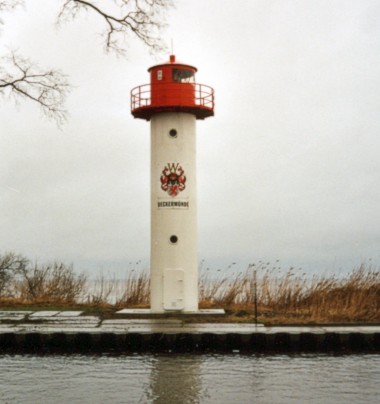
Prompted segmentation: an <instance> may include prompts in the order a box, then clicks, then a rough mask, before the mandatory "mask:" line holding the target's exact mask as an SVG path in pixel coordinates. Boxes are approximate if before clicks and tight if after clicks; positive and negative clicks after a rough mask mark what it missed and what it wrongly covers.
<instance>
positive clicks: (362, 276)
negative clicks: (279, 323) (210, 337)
mask: <svg viewBox="0 0 380 404" xmlns="http://www.w3.org/2000/svg"><path fill="white" fill-rule="evenodd" d="M268 264H269V263H267V264H259V265H254V264H252V265H250V266H249V268H248V269H247V271H246V272H245V273H243V274H242V273H238V274H237V275H235V276H234V277H233V278H232V279H231V278H230V277H227V276H225V277H219V278H218V277H216V278H213V277H210V276H209V275H203V276H201V278H200V304H201V306H203V307H212V306H219V307H224V308H233V309H235V310H236V309H238V310H248V311H252V310H253V308H254V303H255V301H254V300H255V294H256V299H257V306H258V312H259V313H258V314H259V318H261V319H263V320H267V319H271V318H272V319H277V320H279V319H281V318H283V319H284V320H287V319H293V320H294V321H299V320H301V321H303V320H305V321H315V322H324V321H326V322H332V321H340V322H341V321H347V322H351V321H364V322H368V321H371V322H376V321H380V273H379V271H378V270H375V269H374V268H373V267H372V266H371V265H369V264H362V265H360V266H359V267H358V268H355V269H354V270H353V271H352V272H351V273H349V274H348V275H347V276H344V277H339V278H338V277H336V276H334V275H332V276H317V275H315V276H313V277H312V278H311V279H310V278H309V277H308V276H307V274H306V273H304V272H302V270H295V269H293V268H290V269H289V270H288V271H286V272H285V273H283V272H281V271H280V270H279V268H276V267H269V266H268ZM255 279H256V282H255ZM255 291H256V293H255Z"/></svg>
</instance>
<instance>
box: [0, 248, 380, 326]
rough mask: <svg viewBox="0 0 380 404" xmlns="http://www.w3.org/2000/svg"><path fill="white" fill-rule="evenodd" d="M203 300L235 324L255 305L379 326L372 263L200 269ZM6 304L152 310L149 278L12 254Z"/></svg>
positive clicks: (279, 319) (2, 279)
mask: <svg viewBox="0 0 380 404" xmlns="http://www.w3.org/2000/svg"><path fill="white" fill-rule="evenodd" d="M217 274H220V272H217ZM199 298H200V307H201V308H212V307H218V308H224V309H226V311H227V313H229V319H231V318H232V319H234V320H239V321H254V319H255V313H254V312H255V306H256V307H257V318H258V321H261V322H264V323H272V324H275V323H276V324H278V323H331V322H336V323H338V322H340V323H342V322H346V323H348V322H360V323H374V322H380V273H379V272H378V271H377V270H375V269H374V268H373V267H372V266H371V265H370V264H362V265H361V266H360V267H358V268H356V269H354V270H353V271H352V272H351V273H349V274H348V275H346V276H342V277H337V276H334V275H332V276H317V275H315V276H314V277H312V278H309V277H308V275H307V274H306V273H305V272H302V271H301V270H294V269H293V268H290V269H289V270H288V271H287V272H285V273H283V272H282V271H281V270H280V268H275V267H272V268H269V265H268V264H258V265H254V264H252V265H250V266H249V268H248V269H247V270H246V271H245V272H240V273H238V274H233V275H229V276H227V275H224V276H223V275H219V276H217V275H216V274H215V273H213V272H212V271H210V270H201V275H200V279H199ZM255 303H256V304H255ZM0 304H1V305H2V306H5V305H6V306H8V307H9V306H12V304H13V305H16V304H27V305H38V304H40V305H41V304H45V305H48V304H50V305H51V304H55V305H57V304H59V305H68V304H69V305H80V306H81V307H82V308H83V307H85V308H89V309H94V308H98V309H102V310H110V309H117V308H121V307H123V308H124V307H149V276H148V274H147V273H146V272H145V271H131V272H130V273H129V275H128V277H127V278H126V279H125V280H117V279H115V278H106V277H105V276H103V275H102V276H100V277H99V278H98V279H96V281H95V282H88V281H87V279H86V277H85V276H84V275H83V274H77V273H75V272H74V270H73V268H72V266H66V265H64V264H60V263H54V264H52V265H50V266H49V265H48V266H46V265H45V266H38V265H37V264H34V265H31V264H30V262H29V260H27V259H26V258H24V257H21V256H19V255H15V254H12V253H9V254H5V255H3V256H0Z"/></svg>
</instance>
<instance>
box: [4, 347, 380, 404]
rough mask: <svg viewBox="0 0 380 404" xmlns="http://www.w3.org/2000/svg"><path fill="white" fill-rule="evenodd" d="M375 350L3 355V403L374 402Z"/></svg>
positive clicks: (379, 390) (378, 383) (378, 392)
mask: <svg viewBox="0 0 380 404" xmlns="http://www.w3.org/2000/svg"><path fill="white" fill-rule="evenodd" d="M379 397H380V355H347V356H331V355H320V354H319V355H314V354H310V355H293V356H288V355H271V356H269V355H260V356H257V355H239V354H236V355H177V354H176V355H141V354H139V355H130V356H106V355H102V356H81V355H67V356H64V355H50V356H32V355H0V402H1V403H12V404H13V403H39V404H40V403H166V404H170V403H218V404H219V403H234V404H238V403H239V404H240V403H260V404H265V403H270V404H274V403H308V404H309V403H378V402H379Z"/></svg>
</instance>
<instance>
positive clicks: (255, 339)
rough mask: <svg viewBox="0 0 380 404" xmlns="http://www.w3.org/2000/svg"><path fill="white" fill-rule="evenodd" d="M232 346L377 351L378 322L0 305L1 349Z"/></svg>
mask: <svg viewBox="0 0 380 404" xmlns="http://www.w3.org/2000/svg"><path fill="white" fill-rule="evenodd" d="M237 351H239V352H380V326H376V325H372V326H370V325H368V326H310V327H307V326H302V327H297V326H294V327H293V326H288V327H265V326H262V325H255V324H231V323H197V324H195V323H187V322H184V321H181V320H178V319H139V318H136V319H125V318H117V319H110V320H101V319H100V318H98V317H96V316H83V315H81V312H35V313H33V312H5V311H3V312H2V311H0V353H12V352H21V353H24V352H25V353H26V352H28V353H29V352H33V353H50V352H51V353H54V352H68V353H70V352H76V353H92V352H94V353H96V352H120V353H132V352H200V353H204V352H237Z"/></svg>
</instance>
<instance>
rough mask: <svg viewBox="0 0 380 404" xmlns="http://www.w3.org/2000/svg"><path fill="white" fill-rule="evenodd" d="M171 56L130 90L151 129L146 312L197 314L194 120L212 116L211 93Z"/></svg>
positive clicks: (134, 105) (137, 110)
mask: <svg viewBox="0 0 380 404" xmlns="http://www.w3.org/2000/svg"><path fill="white" fill-rule="evenodd" d="M196 71H197V69H196V67H194V66H190V65H187V64H183V63H179V62H177V61H176V60H175V56H174V55H171V56H170V60H169V61H168V62H166V63H162V64H159V65H155V66H152V67H151V68H149V69H148V72H149V73H150V84H144V85H142V86H139V87H136V88H134V89H133V90H132V91H131V112H132V115H133V116H134V117H135V118H141V119H145V120H147V121H150V131H151V259H150V272H151V274H150V275H151V306H150V307H151V312H153V313H164V312H167V311H180V312H184V313H186V312H197V311H198V254H197V189H196V188H197V181H196V128H195V126H196V125H195V124H196V120H197V119H205V118H207V117H210V116H213V115H214V90H213V89H212V88H211V87H209V86H206V85H203V84H199V83H196V81H195V73H196Z"/></svg>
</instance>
